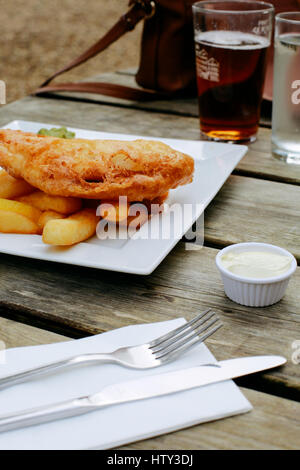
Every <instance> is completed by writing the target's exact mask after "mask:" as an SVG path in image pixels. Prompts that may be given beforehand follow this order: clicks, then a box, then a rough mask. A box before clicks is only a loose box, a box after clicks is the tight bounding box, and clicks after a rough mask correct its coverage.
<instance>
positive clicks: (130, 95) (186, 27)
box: [35, 0, 300, 101]
mask: <svg viewBox="0 0 300 470" xmlns="http://www.w3.org/2000/svg"><path fill="white" fill-rule="evenodd" d="M193 3H196V2H195V0H130V2H129V6H130V9H129V11H128V12H127V13H126V14H125V15H123V16H122V17H121V18H120V19H119V21H118V22H117V23H116V24H115V25H114V26H113V27H112V28H111V29H110V30H109V31H108V33H107V34H106V35H105V36H104V37H103V38H101V39H100V40H99V41H98V42H97V43H96V44H94V45H93V46H92V47H91V48H89V49H88V50H87V51H85V52H84V53H83V54H82V55H81V56H79V57H78V58H76V59H75V60H73V61H72V62H71V63H69V64H68V65H67V66H65V67H63V68H62V69H61V70H59V71H58V72H56V73H55V74H53V75H52V76H51V77H50V78H48V79H47V80H46V81H45V82H44V83H43V84H42V86H41V87H40V88H39V89H38V90H36V92H35V93H36V94H42V93H48V92H53V91H77V92H88V93H99V94H103V95H109V96H115V97H118V98H124V99H128V100H137V101H142V100H153V99H166V98H169V97H174V96H177V95H179V94H181V95H183V94H184V95H196V75H195V52H194V39H193V18H192V4H193ZM272 3H273V4H274V5H275V8H276V13H277V12H281V11H297V10H300V0H273V2H272ZM142 20H144V21H145V24H144V30H143V37H142V48H141V58H140V66H139V69H138V72H137V75H136V81H137V84H138V85H140V87H142V88H131V87H125V86H121V85H116V84H111V83H104V82H79V83H57V84H56V83H55V84H51V85H49V84H50V82H51V81H52V80H53V79H54V78H56V77H57V76H59V75H61V74H62V73H64V72H67V71H68V70H71V69H73V68H74V67H76V66H77V65H79V64H82V63H84V62H86V61H87V60H89V59H90V58H92V57H94V56H95V55H97V54H99V53H100V52H102V51H103V50H104V49H106V48H107V47H108V46H109V45H110V44H112V43H113V42H115V41H116V40H117V39H119V38H120V37H121V36H123V35H124V34H125V33H127V32H128V31H131V30H133V29H134V28H135V26H136V25H137V24H138V23H139V22H140V21H142ZM272 67H273V53H272V51H270V58H269V66H268V73H267V79H266V86H265V93H264V96H265V97H266V98H267V99H272V81H273V70H272Z"/></svg>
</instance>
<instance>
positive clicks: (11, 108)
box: [0, 71, 300, 449]
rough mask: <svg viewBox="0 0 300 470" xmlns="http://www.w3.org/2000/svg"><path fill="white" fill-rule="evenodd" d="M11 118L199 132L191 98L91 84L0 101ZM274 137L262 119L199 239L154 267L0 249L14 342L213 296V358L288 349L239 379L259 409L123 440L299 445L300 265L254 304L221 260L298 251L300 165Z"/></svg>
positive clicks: (0, 325)
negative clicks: (236, 288) (136, 269)
mask: <svg viewBox="0 0 300 470" xmlns="http://www.w3.org/2000/svg"><path fill="white" fill-rule="evenodd" d="M101 78H102V79H103V78H104V80H105V81H108V80H110V81H111V82H115V83H123V84H127V85H128V84H132V82H133V81H134V76H133V72H132V71H125V72H118V73H114V74H106V76H105V77H103V76H102V77H101ZM93 80H95V77H93ZM15 119H24V120H30V121H41V122H45V123H51V124H55V125H65V126H73V127H79V128H86V129H93V130H99V131H109V132H120V133H128V134H137V133H138V134H141V135H144V136H156V137H175V138H186V139H195V140H198V139H199V138H200V132H199V121H198V116H197V103H196V100H195V99H188V100H177V101H168V102H162V101H161V102H152V103H132V102H126V101H120V100H116V99H113V98H108V97H101V96H96V95H84V94H76V95H74V94H72V95H70V94H68V93H60V94H59V95H58V94H57V95H56V96H54V95H52V96H51V97H39V98H38V97H33V96H28V97H26V98H24V99H22V100H19V101H17V102H14V103H12V104H9V105H7V106H5V107H2V108H1V110H0V125H4V124H6V123H8V122H10V121H12V120H15ZM270 137H271V131H270V122H269V120H268V119H262V124H261V127H260V129H259V134H258V139H257V141H256V142H255V143H254V144H252V145H250V147H249V152H248V154H247V155H246V156H245V157H244V158H243V160H242V161H241V162H240V164H239V165H238V166H237V168H236V169H235V170H234V172H233V174H232V175H231V176H230V177H229V179H228V180H227V182H226V183H225V185H224V186H223V188H222V189H221V191H220V192H219V194H218V195H217V196H216V198H215V199H214V200H213V202H212V203H211V204H210V205H209V207H208V208H207V210H206V211H205V242H204V247H203V248H202V249H201V250H197V251H194V250H185V247H184V243H183V242H180V243H178V245H177V247H176V248H175V249H174V250H173V251H172V252H171V253H170V254H169V256H168V257H167V258H166V259H165V260H164V261H163V262H162V263H161V265H160V266H159V267H158V268H157V269H156V270H155V272H154V273H153V274H152V275H150V276H146V277H143V276H141V277H140V276H135V275H127V274H126V275H125V274H119V273H110V272H105V271H100V270H95V269H88V268H82V267H76V266H67V265H61V264H56V263H50V262H44V261H37V260H31V259H24V258H18V257H14V256H8V255H0V261H1V262H0V311H1V318H0V340H2V341H5V343H6V344H7V347H17V346H25V345H33V344H45V343H52V342H57V341H65V340H68V339H70V338H81V337H84V336H88V335H93V334H96V333H101V332H104V331H109V330H111V329H114V328H119V327H123V326H126V325H131V324H138V323H147V322H156V321H163V320H168V319H172V318H176V317H181V316H184V317H185V318H186V319H190V318H191V317H192V316H194V315H195V313H196V312H198V311H199V310H204V309H206V308H207V307H211V308H213V309H214V310H215V311H217V312H218V314H219V315H220V317H221V319H222V321H223V323H224V327H223V328H222V329H221V330H219V331H218V332H217V333H216V334H215V335H214V336H213V337H212V338H211V339H209V340H207V345H208V346H209V348H210V349H211V351H212V353H213V354H214V355H215V357H216V358H217V359H220V360H221V359H227V358H230V357H238V356H246V355H255V354H280V355H284V356H286V358H287V359H288V362H287V364H286V365H285V366H284V367H281V368H279V369H275V370H272V371H269V372H266V373H262V374H256V375H254V376H249V377H247V378H244V379H240V380H239V381H237V383H238V384H239V385H240V386H241V387H242V390H243V393H244V394H245V395H246V397H247V398H248V399H249V400H250V402H251V403H252V404H253V405H254V410H253V411H252V412H250V413H247V414H245V415H240V416H236V417H232V418H227V419H224V420H220V421H216V422H212V423H206V424H201V425H199V426H195V427H193V428H190V429H186V430H182V431H179V432H176V433H172V434H168V435H164V436H161V437H157V438H153V439H149V440H147V441H142V442H139V443H135V444H132V445H128V446H126V449H299V447H300V433H299V428H300V403H299V400H300V364H297V363H294V362H297V361H293V360H292V355H293V353H294V352H295V349H293V347H295V342H296V341H297V340H298V341H299V340H300V268H299V267H298V269H297V272H296V274H295V276H294V277H293V278H292V280H291V282H290V285H289V287H288V291H287V293H286V295H285V297H284V299H283V300H282V301H281V302H279V303H278V304H276V305H273V306H271V307H268V308H247V307H243V306H240V305H237V304H235V303H233V302H232V301H230V300H229V299H228V298H227V297H226V296H225V294H224V290H223V286H222V283H221V279H220V277H219V274H218V272H217V270H216V268H215V261H214V260H215V256H216V254H217V252H218V250H219V249H220V248H222V247H224V246H227V245H229V244H231V243H236V242H243V241H263V242H267V243H273V244H276V245H280V246H282V247H284V248H287V249H288V250H289V251H291V252H292V253H293V254H294V255H295V257H296V258H297V260H298V262H299V261H300V238H299V235H300V187H299V184H300V166H296V165H286V164H284V163H283V162H280V161H278V160H276V159H274V158H273V157H272V156H271V151H270V147H271V144H270ZM124 448H125V447H124Z"/></svg>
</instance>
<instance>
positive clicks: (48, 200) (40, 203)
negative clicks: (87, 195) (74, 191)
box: [17, 191, 82, 215]
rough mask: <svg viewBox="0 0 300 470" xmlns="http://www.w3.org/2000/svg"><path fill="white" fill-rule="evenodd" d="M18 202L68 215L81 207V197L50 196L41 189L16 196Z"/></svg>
mask: <svg viewBox="0 0 300 470" xmlns="http://www.w3.org/2000/svg"><path fill="white" fill-rule="evenodd" d="M17 200H18V201H20V202H25V203H26V204H30V205H31V206H33V207H36V208H37V209H40V210H41V211H43V212H44V211H55V212H59V213H60V214H64V215H70V214H74V212H77V211H79V210H80V209H81V206H82V201H81V199H76V198H74V197H62V196H50V195H49V194H46V193H43V192H42V191H36V192H34V193H32V194H29V195H28V196H22V197H20V198H17Z"/></svg>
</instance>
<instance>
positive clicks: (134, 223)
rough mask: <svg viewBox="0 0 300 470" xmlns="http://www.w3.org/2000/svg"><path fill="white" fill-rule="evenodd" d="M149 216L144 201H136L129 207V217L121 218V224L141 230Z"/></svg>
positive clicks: (121, 225)
mask: <svg viewBox="0 0 300 470" xmlns="http://www.w3.org/2000/svg"><path fill="white" fill-rule="evenodd" d="M149 216H150V213H149V212H148V208H147V207H146V206H145V205H144V204H143V203H136V204H133V205H132V206H131V207H130V208H129V211H128V217H127V219H124V220H120V222H119V226H120V227H130V228H131V229H135V230H139V229H140V228H141V226H142V225H144V223H145V222H147V220H148V219H149Z"/></svg>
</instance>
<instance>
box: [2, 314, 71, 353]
mask: <svg viewBox="0 0 300 470" xmlns="http://www.w3.org/2000/svg"><path fill="white" fill-rule="evenodd" d="M68 339H69V338H67V337H66V336H62V335H58V334H56V333H52V332H50V331H46V330H42V329H40V328H36V327H33V326H29V325H25V324H24V323H19V322H15V321H12V320H7V319H6V318H0V341H4V343H5V345H6V348H7V349H9V348H18V347H22V346H36V345H38V344H50V343H59V342H62V341H67V340H68Z"/></svg>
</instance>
